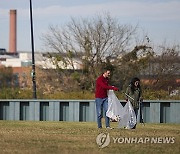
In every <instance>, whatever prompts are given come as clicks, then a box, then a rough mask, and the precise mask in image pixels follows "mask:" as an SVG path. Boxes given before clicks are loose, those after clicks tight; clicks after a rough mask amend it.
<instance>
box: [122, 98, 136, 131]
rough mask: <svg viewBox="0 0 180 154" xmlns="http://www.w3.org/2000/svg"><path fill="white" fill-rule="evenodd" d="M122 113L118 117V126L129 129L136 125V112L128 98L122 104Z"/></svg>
mask: <svg viewBox="0 0 180 154" xmlns="http://www.w3.org/2000/svg"><path fill="white" fill-rule="evenodd" d="M124 113H125V114H124V115H123V116H122V117H121V118H120V121H119V128H122V127H125V128H126V129H131V128H133V127H134V126H135V125H136V122H137V120H136V114H135V112H134V109H133V107H132V105H131V102H130V101H129V100H128V102H127V103H126V105H125V106H124Z"/></svg>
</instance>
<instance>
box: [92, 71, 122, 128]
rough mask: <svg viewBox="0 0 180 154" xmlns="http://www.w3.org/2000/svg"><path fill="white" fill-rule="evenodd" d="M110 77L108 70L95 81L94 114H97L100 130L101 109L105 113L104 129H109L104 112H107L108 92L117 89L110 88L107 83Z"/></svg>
mask: <svg viewBox="0 0 180 154" xmlns="http://www.w3.org/2000/svg"><path fill="white" fill-rule="evenodd" d="M109 76H110V70H108V69H106V70H104V72H103V74H102V75H101V76H99V77H98V78H97V80H96V92H95V97H96V99H95V102H96V112H97V124H98V128H102V122H101V118H102V117H103V115H102V108H104V112H105V124H106V128H110V129H111V127H110V122H109V117H107V116H106V112H107V110H108V96H107V91H108V90H115V91H118V90H119V89H118V88H117V87H114V86H110V85H109V83H108V78H109Z"/></svg>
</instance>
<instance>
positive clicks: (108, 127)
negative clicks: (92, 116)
mask: <svg viewBox="0 0 180 154" xmlns="http://www.w3.org/2000/svg"><path fill="white" fill-rule="evenodd" d="M106 128H107V129H114V128H112V127H106Z"/></svg>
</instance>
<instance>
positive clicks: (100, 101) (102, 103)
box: [95, 98, 110, 128]
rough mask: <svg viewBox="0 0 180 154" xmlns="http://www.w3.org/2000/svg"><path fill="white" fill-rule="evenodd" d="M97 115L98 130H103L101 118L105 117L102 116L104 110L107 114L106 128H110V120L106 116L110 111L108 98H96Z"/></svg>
mask: <svg viewBox="0 0 180 154" xmlns="http://www.w3.org/2000/svg"><path fill="white" fill-rule="evenodd" d="M95 102H96V113H97V124H98V128H102V122H101V118H102V117H103V115H102V108H103V109H104V112H105V123H106V127H109V126H110V124H109V118H108V117H107V116H106V112H107V110H108V98H96V99H95Z"/></svg>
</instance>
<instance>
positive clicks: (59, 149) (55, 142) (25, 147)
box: [0, 121, 180, 154]
mask: <svg viewBox="0 0 180 154" xmlns="http://www.w3.org/2000/svg"><path fill="white" fill-rule="evenodd" d="M103 124H104V123H103ZM111 126H112V127H114V128H115V129H113V130H107V129H105V128H103V129H101V130H98V129H97V128H96V127H97V126H96V123H95V122H46V121H41V122H33V121H31V122H30V121H0V153H1V154H2V153H13V154H14V153H23V154H24V153H43V154H47V153H52V154H56V153H62V154H64V153H73V154H75V153H112V154H115V153H142V154H144V153H151V154H155V153H161V154H164V153H168V154H174V153H177V154H178V153H180V125H179V124H145V126H143V125H142V124H138V125H137V129H136V130H126V129H118V128H117V123H111ZM100 133H105V134H108V133H109V136H110V144H109V145H108V146H106V147H104V148H99V146H98V145H97V143H96V137H97V136H98V135H99V134H100ZM165 137H169V138H172V137H173V139H174V142H171V143H162V140H161V139H162V138H165ZM115 138H116V139H118V138H121V139H122V138H138V139H139V138H141V139H145V138H159V139H160V141H159V143H150V142H147V143H145V142H144V143H142V142H140V143H122V140H121V141H120V140H119V142H115V143H114V139H115ZM117 141H118V140H117Z"/></svg>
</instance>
